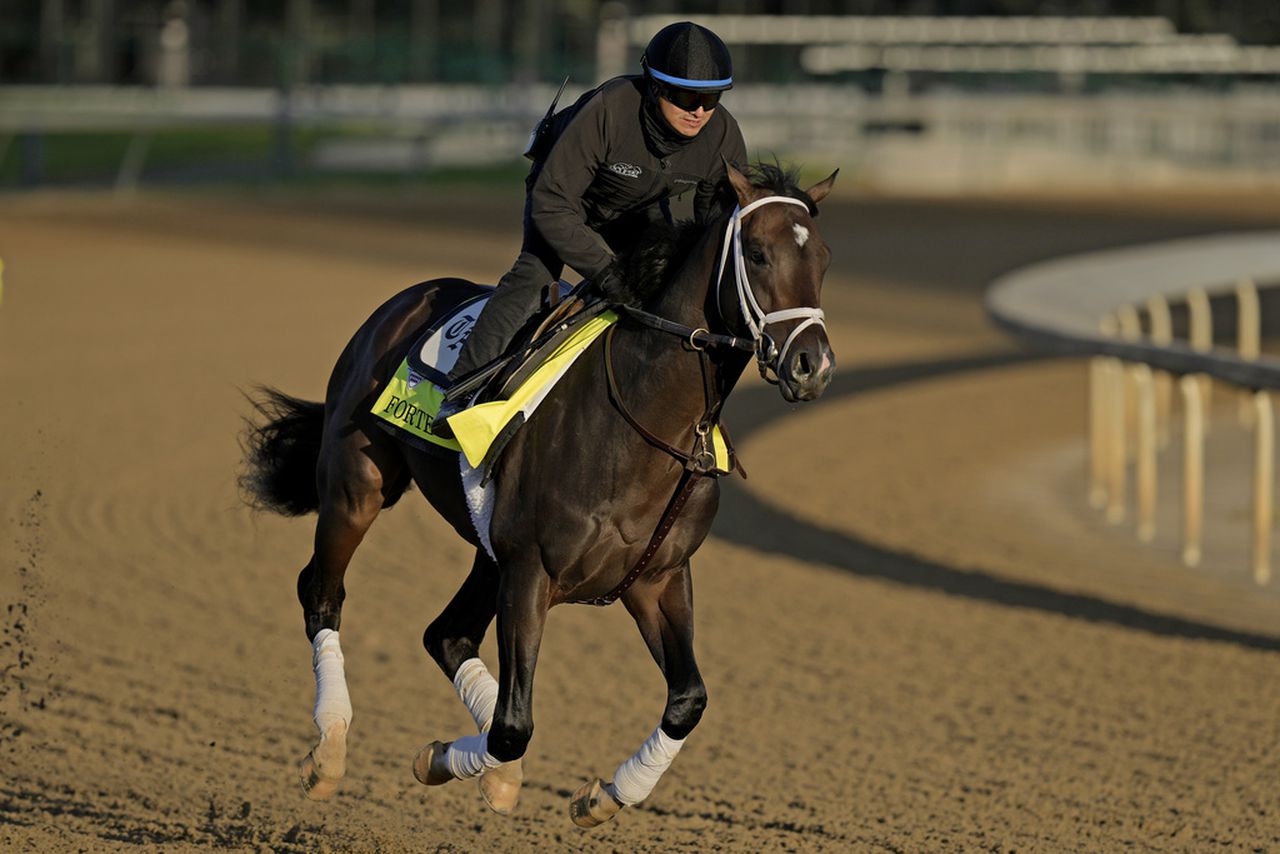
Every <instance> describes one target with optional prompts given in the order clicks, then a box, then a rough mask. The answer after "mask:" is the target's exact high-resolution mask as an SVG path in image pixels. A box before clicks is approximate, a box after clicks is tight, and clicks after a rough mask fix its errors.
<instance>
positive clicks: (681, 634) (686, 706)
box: [569, 564, 707, 827]
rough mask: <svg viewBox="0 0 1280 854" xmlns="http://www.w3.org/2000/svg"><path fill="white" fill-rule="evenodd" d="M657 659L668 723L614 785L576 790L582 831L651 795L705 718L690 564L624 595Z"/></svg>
mask: <svg viewBox="0 0 1280 854" xmlns="http://www.w3.org/2000/svg"><path fill="white" fill-rule="evenodd" d="M622 601H623V604H625V605H626V607H627V610H628V611H630V612H631V616H632V617H634V618H635V621H636V625H637V626H638V627H639V629H640V634H641V635H642V636H643V637H644V641H645V644H646V645H648V647H649V652H650V653H652V654H653V659H654V661H656V662H657V663H658V666H659V667H660V668H662V673H663V675H664V676H665V677H666V680H667V706H666V709H665V711H664V712H663V715H662V725H661V726H659V727H658V728H657V729H655V730H654V731H653V734H652V735H650V736H649V738H648V739H647V740H646V741H645V743H644V744H643V745H641V746H640V749H639V750H637V751H636V752H635V754H634V755H632V756H631V757H630V758H629V759H627V760H626V761H625V762H623V763H622V764H621V765H619V766H618V770H616V771H615V772H614V774H613V781H612V782H610V783H605V782H603V781H601V780H598V779H597V780H592V781H591V782H588V783H586V784H584V785H583V786H582V787H581V788H579V789H578V791H576V792H574V794H573V797H572V798H571V799H570V801H569V816H570V817H571V818H572V819H573V822H574V824H577V825H578V826H579V827H595V826H596V825H599V824H603V823H604V822H606V821H608V820H609V819H611V818H613V817H614V816H615V815H617V814H618V812H619V811H620V810H621V809H622V808H623V807H624V806H629V805H631V804H636V803H639V802H640V801H643V800H644V799H645V798H647V797H649V793H650V792H652V791H653V788H654V786H656V785H657V784H658V780H659V779H661V777H662V775H663V773H664V772H665V771H666V770H667V768H669V767H670V766H671V763H672V761H673V760H674V759H675V758H676V754H677V753H679V752H680V748H681V747H682V746H683V745H684V740H685V737H686V736H688V735H689V733H690V732H692V731H693V728H694V727H695V726H697V725H698V721H699V720H700V719H701V718H702V711H703V709H705V708H706V705H707V689H706V686H705V685H704V684H703V682H702V676H701V675H700V674H699V673H698V665H697V662H696V661H695V660H694V656H693V587H692V582H691V580H690V573H689V565H688V564H685V565H684V566H683V567H681V568H680V569H678V570H676V571H675V572H673V573H670V574H668V575H666V576H665V577H663V578H661V579H659V580H658V581H657V582H656V583H652V584H644V585H640V584H637V585H636V586H635V587H633V588H631V590H629V591H627V594H626V595H625V596H624V597H623V600H622Z"/></svg>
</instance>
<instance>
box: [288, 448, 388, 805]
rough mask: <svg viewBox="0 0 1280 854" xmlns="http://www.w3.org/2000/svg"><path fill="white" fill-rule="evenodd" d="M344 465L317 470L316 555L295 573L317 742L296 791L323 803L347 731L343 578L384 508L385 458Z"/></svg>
mask: <svg viewBox="0 0 1280 854" xmlns="http://www.w3.org/2000/svg"><path fill="white" fill-rule="evenodd" d="M351 456H352V459H350V460H347V462H348V464H346V465H343V464H341V463H340V464H339V465H337V466H333V467H329V468H328V469H327V470H326V467H324V466H323V465H322V476H321V483H320V515H319V519H318V520H317V522H316V534H315V551H314V553H313V554H312V557H311V562H310V563H308V564H307V566H306V568H305V569H303V570H302V573H301V574H300V575H299V576H298V600H299V602H301V603H302V609H303V613H304V616H305V619H306V628H307V637H308V638H309V639H310V640H311V664H312V668H313V670H314V671H315V678H316V705H315V710H314V712H313V718H314V720H315V724H316V728H317V729H319V730H320V741H319V743H318V744H317V745H316V746H315V747H314V748H313V749H312V750H311V752H310V753H308V754H307V756H306V758H305V759H303V760H302V764H301V766H300V768H299V772H300V774H301V777H302V790H303V793H304V794H306V796H307V797H308V798H310V799H311V800H324V799H326V798H328V797H330V796H331V795H332V794H333V793H334V792H336V791H337V789H338V781H339V780H341V779H342V776H343V775H344V774H345V773H346V762H347V731H348V730H349V729H350V727H351V714H352V712H351V698H350V695H349V694H348V693H347V679H346V673H345V670H344V662H343V656H342V647H341V645H340V643H339V640H338V628H339V626H340V625H341V622H342V601H343V599H344V598H345V597H346V590H345V588H344V587H343V583H342V581H343V577H344V576H345V574H346V571H347V565H348V564H349V563H350V562H351V556H352V555H353V554H354V553H355V550H356V547H357V546H359V545H360V541H361V540H362V539H364V535H365V532H367V531H368V530H369V526H370V525H372V524H373V520H374V519H376V518H377V516H378V512H379V511H380V510H381V509H382V503H383V500H384V496H383V494H382V486H383V483H384V480H383V476H382V470H383V468H385V467H386V466H387V465H391V464H392V461H391V460H382V461H381V462H382V464H383V465H381V466H380V465H379V464H378V462H376V461H375V457H376V456H377V455H376V454H375V453H374V452H373V451H372V450H366V449H359V450H357V452H356V454H353V455H351Z"/></svg>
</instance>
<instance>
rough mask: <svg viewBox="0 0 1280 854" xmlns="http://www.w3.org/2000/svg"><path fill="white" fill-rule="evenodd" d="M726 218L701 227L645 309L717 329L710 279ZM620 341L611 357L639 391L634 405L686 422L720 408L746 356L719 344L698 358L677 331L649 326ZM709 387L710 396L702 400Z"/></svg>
mask: <svg viewBox="0 0 1280 854" xmlns="http://www.w3.org/2000/svg"><path fill="white" fill-rule="evenodd" d="M726 222H727V220H724V219H721V220H719V221H718V222H716V223H715V224H712V225H711V226H709V227H708V228H707V229H706V230H705V231H704V233H703V234H702V236H701V237H700V238H699V239H698V241H697V243H695V244H694V246H693V248H692V249H691V250H690V252H689V254H688V256H687V257H688V260H687V261H686V262H685V263H683V264H681V265H680V268H679V269H678V270H677V272H676V274H675V275H674V276H672V278H671V281H670V282H669V283H668V285H667V287H666V288H664V289H663V291H662V293H661V294H660V295H659V297H658V299H657V300H656V301H655V302H654V303H653V304H652V305H650V306H648V309H649V310H650V311H652V312H654V313H655V314H658V315H660V316H662V317H665V318H667V319H668V320H673V321H676V322H677V323H683V324H685V325H686V326H689V327H690V328H694V329H696V328H703V329H708V330H711V331H723V330H718V329H716V326H717V323H718V322H719V318H718V315H719V309H718V306H716V301H717V299H718V289H719V283H718V282H717V281H715V279H716V271H717V268H718V264H719V261H720V241H719V239H718V238H719V236H720V235H722V234H724V227H725V223H726ZM709 313H710V314H712V316H713V317H712V318H709V317H708V314H709ZM619 344H620V345H621V346H620V347H619V349H618V352H617V354H616V360H615V361H616V364H617V366H618V368H619V373H620V374H623V375H624V379H625V381H627V385H628V386H629V387H632V388H635V389H636V391H637V392H639V397H640V400H639V401H638V402H637V405H638V406H644V407H646V408H648V409H650V410H651V411H652V412H653V413H655V414H658V415H664V416H665V417H666V420H674V419H677V418H678V419H680V420H682V421H688V423H690V424H692V423H694V422H695V421H697V420H698V419H699V418H701V417H702V416H703V415H704V414H705V413H706V409H707V407H708V405H709V404H710V405H711V406H713V407H714V408H716V409H718V408H719V405H720V404H721V403H723V400H724V398H725V397H727V396H728V395H729V392H730V391H731V390H732V389H733V386H734V384H735V383H737V381H738V378H739V377H740V376H741V375H742V370H743V368H744V367H746V364H747V361H748V360H749V357H746V356H744V355H743V354H741V353H738V352H737V351H732V350H724V349H715V350H708V351H706V352H705V353H704V354H703V355H702V356H701V357H700V356H699V354H698V353H696V352H694V351H692V350H691V349H690V348H689V347H688V346H687V343H686V342H685V341H684V340H682V339H681V338H679V337H678V336H676V335H672V334H671V333H669V332H660V331H658V330H656V329H651V328H648V327H642V328H639V329H635V330H634V331H633V334H631V335H627V336H625V337H622V336H620V338H619ZM624 365H625V367H624ZM704 370H705V371H707V376H706V377H705V378H704V375H703V371H704ZM708 383H709V385H708ZM708 390H709V391H710V394H711V396H712V398H713V399H712V400H711V401H708V400H707V395H708Z"/></svg>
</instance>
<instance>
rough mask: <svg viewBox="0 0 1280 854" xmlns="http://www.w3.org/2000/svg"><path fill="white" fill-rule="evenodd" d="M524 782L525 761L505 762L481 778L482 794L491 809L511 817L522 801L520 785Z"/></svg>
mask: <svg viewBox="0 0 1280 854" xmlns="http://www.w3.org/2000/svg"><path fill="white" fill-rule="evenodd" d="M523 782H524V760H522V759H514V760H512V761H511V762H503V763H502V764H501V765H499V766H498V767H497V768H494V769H493V770H491V771H486V772H484V774H482V775H481V776H480V794H481V795H483V796H484V802H485V803H486V804H488V805H489V809H491V810H493V811H494V812H496V813H497V814H498V815H511V811H512V810H514V809H515V808H516V804H517V803H519V801H520V784H521V783H523Z"/></svg>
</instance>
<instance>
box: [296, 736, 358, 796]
mask: <svg viewBox="0 0 1280 854" xmlns="http://www.w3.org/2000/svg"><path fill="white" fill-rule="evenodd" d="M346 773H347V725H346V724H345V723H343V722H341V721H339V722H338V723H336V724H334V725H333V726H331V727H329V729H328V730H326V731H325V732H323V733H321V734H320V743H319V744H317V745H316V746H315V747H313V748H311V752H310V753H308V754H307V758H306V759H303V760H302V763H301V764H300V765H299V766H298V774H299V776H300V777H301V782H302V794H303V795H305V796H306V797H307V799H308V800H312V801H325V800H328V799H329V798H331V797H333V793H334V792H336V791H338V782H339V781H340V780H341V779H342V775H344V774H346Z"/></svg>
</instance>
